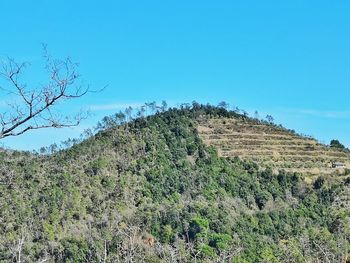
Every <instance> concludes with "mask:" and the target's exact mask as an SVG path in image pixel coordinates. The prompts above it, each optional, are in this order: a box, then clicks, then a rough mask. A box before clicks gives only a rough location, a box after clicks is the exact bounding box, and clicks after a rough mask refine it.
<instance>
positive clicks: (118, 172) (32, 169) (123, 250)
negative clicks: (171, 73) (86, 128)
mask: <svg viewBox="0 0 350 263" xmlns="http://www.w3.org/2000/svg"><path fill="white" fill-rule="evenodd" d="M226 108H227V107H226V105H224V104H222V105H220V106H219V107H215V106H211V105H201V104H198V103H193V104H192V105H187V104H184V105H182V106H181V107H180V108H179V109H177V108H170V109H167V107H166V105H165V104H163V108H161V107H157V105H150V104H149V105H148V106H147V107H146V108H145V109H144V110H141V111H139V112H138V113H137V114H136V118H135V114H134V115H133V114H132V111H131V109H129V110H127V111H126V112H120V113H117V114H116V115H114V116H111V117H106V118H104V119H103V120H102V121H101V123H100V124H99V125H98V129H97V130H96V132H90V133H89V132H87V134H88V135H87V137H86V139H85V140H83V141H81V142H77V141H76V142H73V143H72V144H69V143H67V147H66V148H65V149H63V150H59V151H52V152H53V154H49V155H46V154H44V155H39V154H31V153H23V152H17V151H2V152H0V206H1V210H0V219H1V220H0V237H1V238H0V262H346V259H347V257H348V254H349V246H350V240H349V236H350V235H349V234H350V230H349V216H350V210H349V188H350V180H349V177H346V176H345V177H339V178H338V179H337V180H328V179H327V178H324V177H319V178H317V179H316V180H314V181H313V182H312V183H311V184H310V183H306V182H305V180H304V176H303V175H302V174H297V173H293V174H291V173H286V172H284V171H280V172H279V174H277V175H275V174H273V173H272V171H271V170H269V169H266V170H261V169H259V167H258V165H257V164H256V163H252V162H245V161H242V160H240V159H239V158H220V157H219V156H218V153H217V151H216V149H215V148H213V147H209V146H207V145H205V144H204V143H203V142H202V140H201V139H200V137H199V135H198V131H197V129H196V125H197V124H196V123H197V121H198V120H199V119H201V120H203V119H206V118H212V117H228V118H248V116H247V114H246V113H245V112H238V111H228V110H227V109H226ZM147 111H149V112H147ZM151 114H153V115H151ZM272 121H273V120H271V118H268V120H267V121H266V122H272ZM271 125H274V124H271ZM68 146H69V147H68ZM43 153H44V150H43Z"/></svg>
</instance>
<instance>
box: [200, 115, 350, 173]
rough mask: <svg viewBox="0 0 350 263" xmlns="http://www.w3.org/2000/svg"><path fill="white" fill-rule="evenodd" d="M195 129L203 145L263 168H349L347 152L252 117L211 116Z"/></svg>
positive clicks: (328, 170)
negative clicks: (334, 164)
mask: <svg viewBox="0 0 350 263" xmlns="http://www.w3.org/2000/svg"><path fill="white" fill-rule="evenodd" d="M198 131H199V134H200V136H201V138H202V139H203V141H204V142H205V143H206V144H209V145H212V146H215V147H216V148H217V149H218V153H219V155H220V156H223V157H235V156H237V157H240V158H241V159H244V160H252V161H255V162H257V163H259V164H260V165H261V166H262V167H263V168H266V167H271V168H272V169H273V170H274V171H278V170H280V169H284V170H286V171H290V172H302V173H305V174H308V175H320V174H342V173H344V172H345V169H335V168H332V165H331V164H332V162H340V163H343V164H345V165H346V167H347V168H349V167H350V153H348V152H344V151H340V150H337V149H334V148H331V147H328V146H326V145H323V144H321V143H319V142H317V141H316V140H315V139H312V138H308V137H303V136H300V135H298V134H296V133H294V132H292V131H289V130H287V129H285V128H281V127H279V126H276V125H270V124H267V123H264V122H259V121H255V120H253V119H242V118H239V119H238V118H214V119H210V118H209V119H203V120H201V121H199V126H198Z"/></svg>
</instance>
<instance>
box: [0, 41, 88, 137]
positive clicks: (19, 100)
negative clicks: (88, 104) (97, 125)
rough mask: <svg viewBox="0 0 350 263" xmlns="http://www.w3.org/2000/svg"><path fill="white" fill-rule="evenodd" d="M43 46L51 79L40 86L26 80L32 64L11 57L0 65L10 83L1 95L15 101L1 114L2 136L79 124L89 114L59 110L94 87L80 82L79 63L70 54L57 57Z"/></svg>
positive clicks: (0, 129) (2, 73) (5, 79)
mask: <svg viewBox="0 0 350 263" xmlns="http://www.w3.org/2000/svg"><path fill="white" fill-rule="evenodd" d="M43 49H44V56H43V58H44V60H45V69H46V71H47V74H48V80H47V81H46V83H44V84H42V85H41V87H39V88H35V87H30V85H28V83H26V82H23V81H22V77H23V75H24V71H25V69H26V68H27V66H28V63H17V62H16V61H15V60H13V59H10V58H9V59H8V60H7V61H5V62H2V63H1V65H0V66H1V68H0V78H1V79H3V80H4V84H5V85H6V87H4V86H0V96H1V97H2V98H8V99H9V100H11V102H9V103H6V105H7V109H6V110H5V111H4V112H2V113H0V139H3V138H5V137H9V136H18V135H21V134H23V133H25V132H27V131H30V130H35V129H42V128H62V127H71V126H76V125H78V124H79V123H80V122H81V120H82V119H83V118H85V117H86V114H84V113H82V112H80V113H78V114H76V115H74V116H71V115H63V114H62V113H60V112H58V111H57V110H55V108H56V106H57V105H58V104H59V103H62V102H63V101H67V100H71V99H76V98H80V97H82V96H84V95H86V94H87V93H88V92H91V90H90V89H89V87H88V86H85V85H82V84H80V83H78V81H79V79H80V75H79V73H78V72H77V66H78V65H77V63H74V62H73V61H72V60H71V59H70V58H69V57H68V58H65V59H55V58H53V57H51V56H50V55H49V54H48V53H47V50H46V47H45V46H44V48H43Z"/></svg>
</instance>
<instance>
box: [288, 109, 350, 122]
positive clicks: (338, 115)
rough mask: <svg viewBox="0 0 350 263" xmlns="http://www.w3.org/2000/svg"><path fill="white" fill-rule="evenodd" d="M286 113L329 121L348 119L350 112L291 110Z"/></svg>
mask: <svg viewBox="0 0 350 263" xmlns="http://www.w3.org/2000/svg"><path fill="white" fill-rule="evenodd" d="M287 112H290V113H295V114H302V115H309V116H314V117H320V118H329V119H347V120H348V119H350V111H339V110H327V111H323V110H315V109H292V110H287Z"/></svg>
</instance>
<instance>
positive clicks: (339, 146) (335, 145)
mask: <svg viewBox="0 0 350 263" xmlns="http://www.w3.org/2000/svg"><path fill="white" fill-rule="evenodd" d="M330 146H331V147H332V148H336V149H341V150H343V149H345V146H344V145H343V144H341V143H340V142H339V141H338V140H331V143H330Z"/></svg>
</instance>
